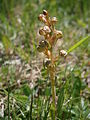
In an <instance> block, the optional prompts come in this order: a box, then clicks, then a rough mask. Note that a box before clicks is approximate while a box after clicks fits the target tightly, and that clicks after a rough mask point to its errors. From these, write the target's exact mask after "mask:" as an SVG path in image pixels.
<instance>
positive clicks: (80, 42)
mask: <svg viewBox="0 0 90 120" xmlns="http://www.w3.org/2000/svg"><path fill="white" fill-rule="evenodd" d="M89 37H90V36H87V37H85V38H83V39H81V40H80V41H79V42H77V43H76V44H75V45H73V46H72V47H71V48H70V49H69V50H68V51H67V54H69V53H70V52H72V51H73V50H74V49H76V48H77V47H79V46H80V45H81V44H82V43H83V42H85V41H86V40H87V39H88V38H89Z"/></svg>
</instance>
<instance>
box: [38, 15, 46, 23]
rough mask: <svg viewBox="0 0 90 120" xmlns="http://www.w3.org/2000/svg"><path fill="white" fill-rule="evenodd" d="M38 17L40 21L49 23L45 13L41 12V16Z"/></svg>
mask: <svg viewBox="0 0 90 120" xmlns="http://www.w3.org/2000/svg"><path fill="white" fill-rule="evenodd" d="M38 19H39V20H40V21H42V22H44V23H47V20H46V17H45V15H43V14H40V15H39V17H38Z"/></svg>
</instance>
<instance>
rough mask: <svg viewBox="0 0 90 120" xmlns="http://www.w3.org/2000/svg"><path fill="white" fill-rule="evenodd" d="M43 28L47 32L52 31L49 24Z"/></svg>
mask: <svg viewBox="0 0 90 120" xmlns="http://www.w3.org/2000/svg"><path fill="white" fill-rule="evenodd" d="M43 30H44V31H45V32H46V33H50V32H51V30H50V28H49V27H48V26H44V28H43Z"/></svg>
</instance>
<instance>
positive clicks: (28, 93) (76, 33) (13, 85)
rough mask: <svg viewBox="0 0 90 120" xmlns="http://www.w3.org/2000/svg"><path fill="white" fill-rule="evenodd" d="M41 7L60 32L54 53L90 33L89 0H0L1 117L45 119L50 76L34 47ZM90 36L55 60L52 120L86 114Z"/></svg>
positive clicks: (83, 119) (84, 118)
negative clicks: (56, 98) (63, 56)
mask: <svg viewBox="0 0 90 120" xmlns="http://www.w3.org/2000/svg"><path fill="white" fill-rule="evenodd" d="M43 9H46V10H48V12H49V14H50V16H56V17H57V18H58V24H57V25H56V28H57V29H59V30H61V31H62V32H63V39H62V40H61V41H59V42H58V43H57V45H56V46H55V54H57V48H58V49H60V50H61V49H64V50H68V49H69V48H70V47H71V46H72V45H74V44H75V43H77V42H78V41H79V40H80V39H82V38H84V37H85V36H87V35H89V34H90V29H89V28H90V16H89V15H90V1H89V0H0V120H9V119H10V120H50V116H51V114H50V103H51V92H50V91H51V87H50V81H49V76H48V73H47V71H46V70H45V69H44V67H43V58H44V56H43V55H42V54H40V53H38V52H37V49H36V47H37V45H38V43H39V41H40V40H41V39H43V38H42V37H40V36H39V34H38V28H39V27H40V26H41V25H40V24H41V23H40V22H39V21H38V15H39V14H40V13H41V11H42V10H43ZM89 41H90V38H89V39H88V40H87V41H86V42H84V44H82V45H81V46H80V47H79V48H77V49H76V50H74V51H73V52H72V53H70V54H69V55H68V56H67V58H66V59H64V58H61V59H60V60H59V61H58V62H57V72H56V94H57V97H58V105H57V109H58V112H57V114H58V115H57V116H58V118H57V120H89V119H90V74H89V73H90V60H89V57H90V42H89Z"/></svg>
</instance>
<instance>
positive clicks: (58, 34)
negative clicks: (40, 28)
mask: <svg viewBox="0 0 90 120" xmlns="http://www.w3.org/2000/svg"><path fill="white" fill-rule="evenodd" d="M55 33H56V36H57V39H60V38H62V37H63V34H62V32H61V31H59V30H56V31H55Z"/></svg>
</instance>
